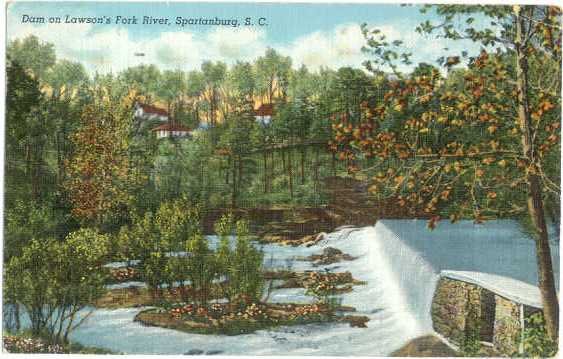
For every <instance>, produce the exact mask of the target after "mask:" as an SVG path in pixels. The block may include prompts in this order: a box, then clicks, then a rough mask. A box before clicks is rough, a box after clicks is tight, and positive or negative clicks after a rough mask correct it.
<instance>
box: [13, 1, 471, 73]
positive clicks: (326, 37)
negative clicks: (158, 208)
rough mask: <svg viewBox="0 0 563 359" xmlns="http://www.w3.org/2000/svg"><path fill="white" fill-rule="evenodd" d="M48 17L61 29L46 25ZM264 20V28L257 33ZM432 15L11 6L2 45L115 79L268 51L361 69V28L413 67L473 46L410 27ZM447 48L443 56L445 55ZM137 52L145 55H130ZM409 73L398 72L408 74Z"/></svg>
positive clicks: (377, 10)
mask: <svg viewBox="0 0 563 359" xmlns="http://www.w3.org/2000/svg"><path fill="white" fill-rule="evenodd" d="M24 15H28V16H30V17H34V18H37V17H44V18H45V22H46V23H45V24H37V23H29V22H28V23H22V19H23V17H24ZM66 15H69V16H70V17H103V16H106V17H109V18H110V21H111V24H109V25H108V24H65V23H64V21H65V17H66ZM117 16H122V17H131V16H135V17H136V18H137V21H138V24H136V25H134V24H115V19H116V17H117ZM143 16H152V17H156V18H169V22H170V24H168V25H142V24H140V21H141V20H142V18H143ZM178 16H180V17H182V18H186V19H188V18H195V19H198V18H215V17H217V18H221V19H238V20H239V22H244V19H245V18H247V17H250V18H251V19H252V20H251V21H253V22H255V23H256V24H255V25H254V26H243V25H240V26H238V27H232V26H205V25H201V26H189V25H188V26H184V27H182V26H178V25H176V24H175V20H176V17H178ZM49 17H60V18H61V21H62V23H59V24H49V23H48V18H49ZM259 18H264V19H265V21H266V23H267V25H266V26H259V25H258V24H257V21H258V19H259ZM432 18H433V15H432V14H430V15H428V14H421V13H420V12H419V8H418V7H417V6H400V5H398V4H397V5H394V4H319V3H316V4H297V3H293V4H279V3H275V4H274V3H254V4H248V3H246V4H244V3H239V4H237V3H158V2H152V3H134V2H121V3H120V2H96V3H94V2H74V3H73V2H16V3H11V4H10V5H9V6H8V12H7V37H8V41H11V40H14V39H17V38H24V37H26V36H28V35H31V34H33V35H36V36H37V37H38V38H40V39H41V40H42V41H46V42H50V43H53V44H54V45H55V49H56V53H57V58H61V59H67V60H71V61H77V62H80V63H82V64H83V65H84V66H85V67H86V69H87V70H88V71H89V72H90V73H94V72H99V73H108V72H114V73H116V72H119V71H121V70H123V69H125V68H127V67H130V66H135V65H139V64H142V63H144V64H155V65H157V66H158V67H159V68H161V69H181V70H186V71H187V70H193V69H197V68H199V67H200V65H201V63H202V62H203V61H205V60H211V61H224V62H226V63H228V64H232V63H234V62H235V61H237V60H242V61H252V60H254V59H256V58H257V57H258V56H261V55H263V54H264V52H265V50H266V49H267V48H268V47H271V48H274V49H276V50H277V51H278V52H280V53H282V54H284V55H286V56H291V58H292V61H293V67H295V68H298V67H300V66H301V65H303V64H304V65H306V66H307V67H308V68H310V69H311V70H317V69H319V68H320V67H329V68H333V69H337V68H339V67H341V66H353V67H362V65H361V64H362V62H363V61H364V60H366V59H367V57H366V56H367V55H365V54H364V53H363V52H362V50H361V49H362V46H363V45H364V44H365V40H364V37H363V35H362V33H361V30H360V25H361V24H362V23H367V24H368V25H369V26H370V27H373V28H378V29H380V30H381V31H382V32H383V33H384V34H386V36H387V37H388V39H389V40H402V41H403V42H404V49H405V50H406V51H410V52H412V53H413V62H414V63H415V64H416V63H419V62H427V63H434V62H435V60H436V59H437V58H439V57H440V56H444V55H449V54H459V53H460V52H461V51H462V50H467V51H468V52H469V53H470V54H472V53H477V52H478V51H479V46H478V45H477V44H474V43H471V42H469V41H465V42H460V41H457V42H452V41H449V40H446V39H436V38H435V37H434V36H429V35H420V34H418V33H416V32H415V30H414V29H415V27H416V26H417V25H418V24H419V23H421V22H422V21H424V20H426V19H432ZM446 48H447V49H446ZM139 53H142V54H144V56H136V55H135V54H139ZM409 69H412V67H409V66H403V67H402V68H401V70H403V71H408V70H409Z"/></svg>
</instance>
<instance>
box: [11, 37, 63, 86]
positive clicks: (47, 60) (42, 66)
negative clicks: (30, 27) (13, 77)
mask: <svg viewBox="0 0 563 359" xmlns="http://www.w3.org/2000/svg"><path fill="white" fill-rule="evenodd" d="M6 53H7V54H8V57H9V58H10V59H11V61H13V62H14V63H15V64H17V65H19V66H21V67H22V68H24V69H26V70H29V71H31V73H32V74H33V77H34V79H35V80H36V81H41V82H43V81H45V75H46V73H47V71H48V70H49V69H50V68H51V67H52V66H53V65H54V64H55V61H56V56H55V47H54V46H53V44H50V43H44V42H41V41H39V39H38V38H37V37H36V36H34V35H30V36H28V37H26V38H25V39H23V40H20V39H17V40H14V41H12V42H10V43H9V44H8V48H7V49H6Z"/></svg>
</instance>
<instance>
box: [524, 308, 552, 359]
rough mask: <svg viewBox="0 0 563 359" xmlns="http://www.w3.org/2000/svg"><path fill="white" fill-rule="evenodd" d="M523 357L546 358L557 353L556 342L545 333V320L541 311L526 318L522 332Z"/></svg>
mask: <svg viewBox="0 0 563 359" xmlns="http://www.w3.org/2000/svg"><path fill="white" fill-rule="evenodd" d="M522 339H523V343H522V344H523V348H524V353H522V356H523V357H534V358H538V357H539V358H547V357H553V356H555V354H557V343H554V342H553V341H552V340H551V338H549V336H548V335H547V331H546V329H545V320H544V318H543V314H542V313H541V312H537V313H534V314H532V315H531V316H530V317H528V318H527V319H526V322H525V325H524V334H523V338H522Z"/></svg>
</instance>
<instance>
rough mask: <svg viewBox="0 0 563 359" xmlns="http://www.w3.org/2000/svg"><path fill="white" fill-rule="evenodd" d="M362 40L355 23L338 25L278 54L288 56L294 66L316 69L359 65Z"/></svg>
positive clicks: (362, 55) (362, 56)
mask: <svg viewBox="0 0 563 359" xmlns="http://www.w3.org/2000/svg"><path fill="white" fill-rule="evenodd" d="M363 45H364V37H363V35H362V32H361V29H360V26H359V25H357V24H344V25H338V26H336V27H335V28H334V30H333V31H330V32H321V31H316V32H313V33H311V34H308V35H305V36H302V37H300V38H298V39H296V40H295V41H294V42H293V43H291V44H290V45H289V46H287V47H285V48H282V49H281V51H282V52H284V53H286V54H287V55H289V56H291V58H292V59H293V61H294V65H295V66H296V67H299V66H301V65H305V66H307V67H309V68H310V69H313V70H316V69H318V68H320V67H321V66H325V67H331V68H338V67H341V66H360V65H361V63H362V61H363V60H365V55H364V54H363V53H362V46H363Z"/></svg>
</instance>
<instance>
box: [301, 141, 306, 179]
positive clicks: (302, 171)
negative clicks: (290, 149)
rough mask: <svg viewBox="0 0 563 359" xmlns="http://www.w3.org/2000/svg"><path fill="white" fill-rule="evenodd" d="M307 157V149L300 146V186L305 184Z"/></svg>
mask: <svg viewBox="0 0 563 359" xmlns="http://www.w3.org/2000/svg"><path fill="white" fill-rule="evenodd" d="M306 155H307V147H305V145H301V184H302V185H303V184H305V156H306Z"/></svg>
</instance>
